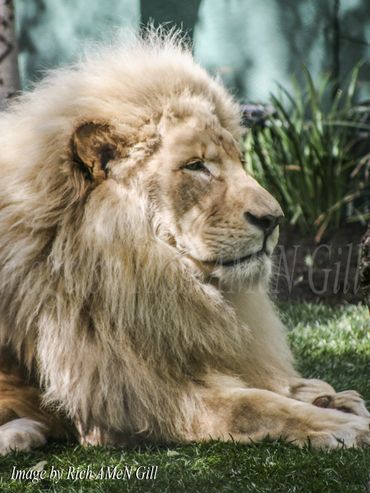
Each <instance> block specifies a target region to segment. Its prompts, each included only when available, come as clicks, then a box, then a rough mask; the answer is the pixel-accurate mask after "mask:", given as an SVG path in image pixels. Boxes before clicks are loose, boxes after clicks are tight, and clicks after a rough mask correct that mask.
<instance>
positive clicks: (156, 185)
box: [72, 107, 283, 284]
mask: <svg viewBox="0 0 370 493" xmlns="http://www.w3.org/2000/svg"><path fill="white" fill-rule="evenodd" d="M119 135H120V132H118V133H117V132H116V131H114V130H113V129H112V128H111V127H110V126H109V125H95V124H85V125H82V126H81V127H80V128H79V129H78V130H77V132H76V134H75V136H74V141H73V145H72V148H73V150H74V151H73V152H74V156H75V157H74V162H75V164H77V165H79V164H78V163H82V162H83V163H84V164H85V166H84V167H83V170H84V174H85V176H87V178H89V180H90V181H93V182H95V183H96V184H98V183H101V182H102V181H104V180H105V178H111V179H113V180H115V181H116V182H118V183H119V184H120V186H122V187H123V188H124V189H127V188H130V187H131V188H132V187H134V190H135V187H138V186H140V189H141V196H143V194H144V196H145V197H146V200H145V202H146V203H147V211H148V212H147V214H146V218H151V220H152V224H153V231H154V232H155V234H157V235H159V236H160V237H161V239H162V240H163V239H164V240H165V241H167V242H168V243H169V244H170V245H171V246H172V247H175V248H176V249H177V251H178V252H179V253H180V254H181V255H182V256H183V257H185V258H186V259H188V260H190V262H191V264H192V265H193V266H194V265H195V266H196V267H197V268H198V269H199V268H200V269H201V270H202V271H203V272H204V273H205V274H206V275H208V276H210V277H211V278H217V279H220V280H222V281H223V282H226V283H227V284H230V283H233V284H235V281H237V282H238V281H241V282H245V281H246V280H248V281H249V282H254V281H258V280H260V279H261V278H266V277H267V276H268V274H269V273H270V265H271V262H270V256H271V254H272V251H273V249H274V247H275V245H276V242H277V239H278V229H279V228H278V225H279V222H280V219H281V218H282V215H283V213H282V210H281V208H280V206H279V204H278V203H277V202H276V200H275V199H274V198H273V197H272V196H271V195H270V194H269V193H268V192H267V191H266V190H264V189H263V188H262V187H261V186H260V185H259V184H258V183H257V182H256V181H255V180H254V179H253V178H252V177H250V176H248V175H247V174H246V172H245V171H244V169H243V165H242V162H241V158H240V151H239V147H238V144H237V142H235V140H234V138H233V137H232V135H231V134H230V132H228V131H227V130H226V129H225V128H223V127H222V126H221V125H220V123H219V120H218V119H217V117H216V116H214V115H213V114H212V113H210V112H209V111H207V110H206V111H204V110H203V111H202V109H201V108H199V107H198V108H197V111H192V112H190V114H187V115H185V116H184V115H182V116H180V117H179V116H178V115H176V116H173V114H172V115H171V117H169V116H168V115H166V116H163V117H162V119H161V121H160V122H159V124H157V125H154V130H153V128H151V130H150V132H149V134H145V132H144V133H143V134H142V135H141V136H139V139H138V140H137V141H136V144H135V145H136V147H135V149H136V150H135V151H134V150H133V148H130V147H129V146H127V141H125V139H124V138H122V137H120V136H119ZM148 135H150V136H148ZM134 156H138V157H137V158H134ZM134 177H137V178H138V179H133V178H134ZM139 184H140V185H139ZM125 207H126V204H125Z"/></svg>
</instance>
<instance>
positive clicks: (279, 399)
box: [197, 388, 370, 449]
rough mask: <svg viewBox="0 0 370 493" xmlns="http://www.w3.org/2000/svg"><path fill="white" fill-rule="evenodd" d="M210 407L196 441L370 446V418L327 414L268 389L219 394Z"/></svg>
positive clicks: (325, 410)
mask: <svg viewBox="0 0 370 493" xmlns="http://www.w3.org/2000/svg"><path fill="white" fill-rule="evenodd" d="M207 400H208V399H207ZM208 402H209V407H210V411H211V414H210V416H211V417H210V419H208V420H207V426H205V425H206V423H205V422H203V423H204V428H203V429H202V430H200V431H201V432H203V436H202V437H197V438H198V439H199V438H201V439H203V440H209V439H210V438H216V439H221V440H230V437H231V438H232V439H236V440H238V441H241V442H244V443H253V442H258V441H260V440H262V439H263V438H266V437H269V438H270V439H278V438H284V439H286V440H288V441H290V442H292V443H293V444H295V445H298V446H302V445H304V444H308V443H310V444H311V445H312V446H313V447H315V448H329V449H331V448H338V447H339V448H340V447H358V446H362V445H364V444H370V429H369V426H370V420H369V419H368V418H365V417H362V416H354V415H353V414H347V413H343V412H340V411H338V410H336V409H323V408H320V407H316V406H313V405H311V404H306V403H304V402H299V401H297V400H295V399H291V398H289V397H284V396H282V395H279V394H276V393H274V392H271V391H268V390H261V389H241V388H239V389H234V390H233V391H231V392H230V390H225V391H224V392H223V391H222V390H221V391H220V394H219V395H218V396H217V397H216V396H213V397H211V398H210V400H209V401H208ZM213 406H215V408H213ZM210 424H211V425H212V426H211V427H209V425H210Z"/></svg>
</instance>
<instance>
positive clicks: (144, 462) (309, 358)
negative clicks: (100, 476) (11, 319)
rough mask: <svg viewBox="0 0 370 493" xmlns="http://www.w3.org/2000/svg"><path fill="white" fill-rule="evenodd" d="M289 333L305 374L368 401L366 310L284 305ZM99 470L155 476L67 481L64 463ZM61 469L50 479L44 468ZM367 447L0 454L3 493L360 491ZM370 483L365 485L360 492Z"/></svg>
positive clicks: (219, 446)
mask: <svg viewBox="0 0 370 493" xmlns="http://www.w3.org/2000/svg"><path fill="white" fill-rule="evenodd" d="M281 308H282V312H283V317H284V319H285V322H286V324H287V326H288V328H289V329H290V331H289V337H290V340H291V344H292V347H293V349H294V352H295V354H296V356H297V360H298V364H299V367H300V369H301V370H302V372H303V373H304V374H305V376H307V377H318V378H324V379H325V380H327V381H328V382H330V383H332V384H333V385H334V386H335V387H336V388H337V390H343V389H346V388H355V389H357V390H359V391H360V392H361V393H362V394H363V395H364V397H365V398H366V399H367V401H368V402H369V401H370V364H369V363H370V332H369V325H370V324H369V318H368V315H367V310H366V309H365V308H362V307H358V306H344V307H327V306H324V305H303V304H296V305H290V306H287V305H284V306H282V307H281ZM42 461H47V464H46V465H45V464H44V467H45V471H46V474H47V478H46V479H43V480H41V481H40V482H38V483H34V484H33V483H31V482H30V481H26V480H25V481H11V479H10V475H11V471H12V468H13V466H14V465H16V467H17V469H18V470H19V469H25V470H28V469H29V468H30V467H32V466H35V465H37V464H38V467H39V468H42V464H40V462H42ZM89 465H90V466H91V467H92V469H93V470H95V471H99V469H100V468H101V467H103V468H105V471H106V470H107V467H108V466H110V467H111V468H112V467H114V466H115V465H117V466H118V468H119V469H121V468H123V467H124V466H128V467H132V468H133V470H134V469H135V468H137V467H139V466H149V465H154V466H158V474H157V477H156V479H155V480H145V479H143V480H138V479H134V478H133V479H131V480H122V479H121V480H119V479H116V480H109V479H106V480H78V481H73V480H67V479H65V476H66V474H67V471H68V468H69V467H75V468H79V469H81V470H83V469H86V468H87V466H89ZM52 466H53V467H54V468H55V469H58V470H60V471H63V473H64V479H63V478H62V479H61V480H60V481H59V482H55V481H53V480H51V479H49V478H48V475H49V472H50V468H51V467H52ZM369 482H370V447H368V448H364V449H359V450H356V449H350V450H336V451H333V452H324V451H317V450H312V449H310V448H309V447H307V448H305V449H302V450H300V449H298V448H296V447H294V446H292V445H289V444H286V443H284V442H275V443H269V442H268V441H266V442H264V443H262V444H256V445H253V446H243V445H240V444H237V443H227V444H223V443H217V442H213V443H209V444H203V445H196V444H194V445H186V446H175V447H170V448H168V447H164V448H158V447H155V448H153V447H148V448H142V449H140V450H131V451H128V450H112V449H103V448H91V449H84V448H82V447H76V446H74V445H67V444H61V443H59V444H51V445H49V446H48V447H46V448H44V449H40V450H38V451H34V452H32V453H27V454H13V455H10V456H7V457H5V458H0V491H1V492H6V493H7V492H10V493H15V492H22V493H23V492H26V493H27V492H57V493H62V492H65V493H77V492H85V491H86V492H109V493H115V492H117V493H118V492H119V493H121V492H140V493H141V492H146V491H155V492H160V493H165V492H170V493H177V492H189V493H190V492H191V493H196V492H217V493H218V492H230V493H231V492H232V493H237V492H243V493H244V492H258V493H263V492H274V493H277V492H282V493H290V492H297V493H298V492H299V493H302V492H304V493H306V492H307V493H311V492H312V493H313V492H317V493H329V492H335V493H340V492H346V493H351V492H353V493H354V492H361V493H362V492H364V491H370V483H369ZM368 483H369V489H368V490H365V488H366V485H367V484H368Z"/></svg>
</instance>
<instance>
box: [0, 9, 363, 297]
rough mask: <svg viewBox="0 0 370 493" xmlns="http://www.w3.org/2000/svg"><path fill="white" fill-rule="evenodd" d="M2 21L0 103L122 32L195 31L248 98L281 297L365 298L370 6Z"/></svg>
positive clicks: (238, 93)
mask: <svg viewBox="0 0 370 493" xmlns="http://www.w3.org/2000/svg"><path fill="white" fill-rule="evenodd" d="M0 17H1V19H2V23H1V24H0V26H1V27H0V29H2V30H0V104H1V91H3V93H4V90H5V89H6V87H5V86H7V84H8V85H9V88H8V89H7V91H5V96H3V98H2V99H3V101H4V100H5V99H6V97H7V96H12V95H13V94H14V93H16V92H17V90H18V89H19V88H22V89H25V90H27V89H29V88H30V87H31V86H32V84H33V83H35V82H37V80H39V79H40V78H41V77H42V76H43V74H44V73H45V70H47V69H50V68H55V67H59V66H62V65H64V64H66V63H69V62H71V61H73V60H74V59H76V58H77V57H78V56H79V55H80V54H81V53H82V51H83V50H84V49H85V48H86V47H88V46H89V45H91V44H92V43H94V42H96V41H103V42H104V40H108V41H109V40H110V39H112V37H114V33H115V32H116V30H117V29H121V28H130V29H132V30H135V31H138V30H139V29H140V27H141V26H143V25H146V24H147V23H148V22H153V23H154V24H155V25H159V24H161V25H165V26H167V27H169V28H170V27H172V26H174V25H175V26H177V27H180V28H182V29H183V30H184V31H186V32H187V33H188V36H189V38H190V39H191V40H192V41H193V52H194V55H195V58H196V59H197V60H198V61H199V62H200V63H201V64H202V65H203V66H204V67H205V68H206V69H207V70H208V71H209V72H210V73H211V74H214V75H219V76H220V77H221V78H222V80H223V81H224V83H225V85H226V86H227V87H228V88H229V89H230V90H231V91H232V92H233V94H234V95H235V97H236V98H238V100H239V101H240V104H241V112H242V115H243V121H244V124H245V126H246V127H249V131H248V132H246V134H245V137H244V139H243V142H242V146H243V150H244V156H245V166H246V168H247V170H248V172H250V173H251V174H253V175H254V176H255V177H256V178H257V179H258V180H259V181H260V182H261V183H262V184H263V185H264V186H265V187H266V188H267V189H268V190H270V191H271V192H272V193H273V194H274V195H275V196H276V197H277V198H278V199H279V201H280V202H281V204H282V206H283V209H284V211H285V214H286V218H287V221H286V226H285V227H284V228H283V231H282V235H281V249H280V251H279V249H278V250H277V255H278V256H279V257H278V258H277V262H276V265H277V266H278V267H277V269H278V272H277V276H276V286H275V288H276V292H277V293H278V295H279V296H280V297H283V298H284V297H292V296H293V297H297V298H300V297H304V298H306V299H312V300H316V299H322V298H325V300H326V301H328V302H330V303H336V302H337V301H343V300H344V301H356V300H358V299H359V271H360V270H359V266H360V241H361V237H362V236H363V234H364V231H365V229H366V225H367V223H368V221H369V217H370V202H369V201H370V178H369V176H370V105H369V100H370V3H369V0H326V1H319V0H258V1H256V0H186V1H185V0H109V1H106V2H102V1H99V0H14V1H11V0H0ZM17 49H18V52H17ZM10 58H12V60H13V63H12V64H10V65H7V66H5V65H4V64H5V63H8V62H7V60H9V59H10ZM4 74H5V75H4ZM9 74H10V75H11V77H10V75H9ZM322 247H324V248H322ZM293 271H294V272H293Z"/></svg>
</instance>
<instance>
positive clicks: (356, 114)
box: [244, 65, 370, 241]
mask: <svg viewBox="0 0 370 493" xmlns="http://www.w3.org/2000/svg"><path fill="white" fill-rule="evenodd" d="M359 70H360V65H357V66H356V67H355V68H354V69H353V71H352V73H351V76H350V77H349V80H348V81H347V83H345V84H344V85H343V87H342V88H341V89H340V90H337V91H336V92H335V94H333V87H334V86H333V81H332V80H331V79H330V77H325V78H324V79H323V81H322V82H321V84H319V85H315V84H314V82H313V80H312V77H311V75H310V73H309V71H308V70H307V69H306V68H304V69H303V71H304V87H303V88H302V89H300V88H299V87H298V85H297V83H295V84H294V87H295V89H294V91H293V93H290V92H289V91H287V90H286V89H284V88H283V87H281V86H279V89H280V90H279V94H278V96H272V97H271V103H272V105H273V107H274V109H275V112H274V114H273V115H272V116H271V117H270V118H268V119H267V121H266V122H265V125H264V126H262V127H261V126H254V127H252V129H251V130H250V131H249V132H248V133H247V135H246V138H245V141H244V149H245V153H244V154H245V166H246V169H247V171H248V172H249V173H251V174H252V175H253V176H255V177H256V179H257V180H259V181H260V182H261V183H262V184H263V185H264V186H265V187H266V188H267V189H269V190H270V191H271V192H272V193H273V194H274V195H275V196H276V197H277V198H278V199H279V200H280V202H281V204H282V206H283V208H284V210H285V213H286V215H287V218H288V220H289V221H290V223H291V224H297V225H298V226H299V228H300V230H301V231H302V232H303V233H314V234H315V236H316V239H317V240H318V241H319V240H320V239H321V237H322V235H323V234H324V232H325V231H326V230H327V229H331V228H336V227H338V226H339V225H340V224H341V222H342V221H344V220H346V219H347V218H348V214H347V217H346V211H347V210H348V204H352V210H353V211H354V212H355V214H357V216H358V217H360V218H362V219H365V216H364V215H362V217H361V212H359V210H358V209H357V205H356V202H355V200H356V199H358V197H359V196H361V195H362V194H364V193H365V189H366V186H365V180H364V179H361V177H363V176H364V173H361V170H362V169H363V167H364V166H368V164H366V163H368V162H369V159H368V157H367V159H366V157H365V158H364V156H363V150H362V145H363V142H364V140H365V139H364V137H367V138H368V134H369V130H370V126H369V124H368V123H367V121H366V118H367V117H368V114H369V113H368V110H369V109H368V107H367V106H360V105H356V104H355V103H354V100H355V98H354V96H355V90H356V86H357V80H358V75H359ZM361 159H362V160H361ZM361 163H362V164H361ZM364 201H365V200H364V199H363V200H362V202H364Z"/></svg>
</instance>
